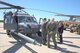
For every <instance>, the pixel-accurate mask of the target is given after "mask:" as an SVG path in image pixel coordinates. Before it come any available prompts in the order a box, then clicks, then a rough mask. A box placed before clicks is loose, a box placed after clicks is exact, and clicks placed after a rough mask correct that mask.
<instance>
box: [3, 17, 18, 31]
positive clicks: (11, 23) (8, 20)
mask: <svg viewBox="0 0 80 53" xmlns="http://www.w3.org/2000/svg"><path fill="white" fill-rule="evenodd" d="M4 29H7V30H11V29H17V22H16V20H15V18H14V17H12V16H11V15H5V16H4Z"/></svg>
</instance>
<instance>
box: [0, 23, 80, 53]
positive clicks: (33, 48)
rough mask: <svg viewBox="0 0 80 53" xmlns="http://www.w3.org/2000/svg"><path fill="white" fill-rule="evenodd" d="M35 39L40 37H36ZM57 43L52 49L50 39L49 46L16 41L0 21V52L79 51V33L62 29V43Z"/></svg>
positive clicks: (71, 52)
mask: <svg viewBox="0 0 80 53" xmlns="http://www.w3.org/2000/svg"><path fill="white" fill-rule="evenodd" d="M35 39H36V40H38V39H41V38H39V37H38V38H37V37H36V38H35ZM23 42H24V41H23ZM57 44H58V47H57V49H54V44H53V43H52V41H51V47H50V48H48V47H47V46H46V45H42V46H38V45H33V44H31V43H20V42H17V41H16V40H15V39H14V38H9V37H8V36H7V34H6V31H5V30H4V29H3V23H0V53H80V35H78V34H76V33H70V32H69V31H64V34H63V44H60V43H59V41H58V40H57Z"/></svg>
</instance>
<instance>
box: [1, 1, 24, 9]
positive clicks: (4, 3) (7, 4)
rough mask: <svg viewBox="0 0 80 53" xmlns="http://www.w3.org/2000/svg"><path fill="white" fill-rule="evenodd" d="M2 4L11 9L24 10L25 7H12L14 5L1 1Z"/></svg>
mask: <svg viewBox="0 0 80 53" xmlns="http://www.w3.org/2000/svg"><path fill="white" fill-rule="evenodd" d="M0 4H3V5H6V6H10V7H11V8H16V9H24V8H23V7H20V6H15V5H12V4H9V3H6V2H3V1H0Z"/></svg>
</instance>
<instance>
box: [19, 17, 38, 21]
mask: <svg viewBox="0 0 80 53" xmlns="http://www.w3.org/2000/svg"><path fill="white" fill-rule="evenodd" d="M19 22H37V20H36V18H35V17H26V16H19Z"/></svg>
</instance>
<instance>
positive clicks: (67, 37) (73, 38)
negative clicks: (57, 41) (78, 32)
mask: <svg viewBox="0 0 80 53" xmlns="http://www.w3.org/2000/svg"><path fill="white" fill-rule="evenodd" d="M63 38H71V39H80V37H63Z"/></svg>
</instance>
